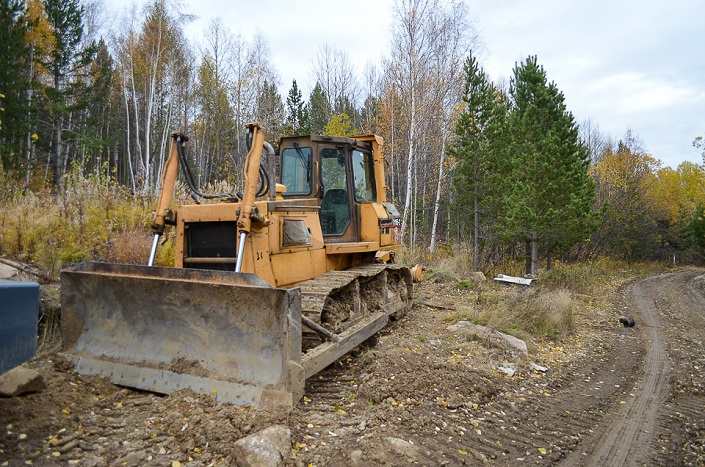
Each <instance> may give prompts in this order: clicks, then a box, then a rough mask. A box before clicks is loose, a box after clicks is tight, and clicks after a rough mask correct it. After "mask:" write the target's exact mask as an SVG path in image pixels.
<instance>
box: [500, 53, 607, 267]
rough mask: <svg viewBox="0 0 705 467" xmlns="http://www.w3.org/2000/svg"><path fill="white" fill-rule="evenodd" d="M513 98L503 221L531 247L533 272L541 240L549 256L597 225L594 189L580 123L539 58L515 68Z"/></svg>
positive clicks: (536, 265) (512, 233)
mask: <svg viewBox="0 0 705 467" xmlns="http://www.w3.org/2000/svg"><path fill="white" fill-rule="evenodd" d="M510 96H511V99H512V111H511V114H510V117H509V127H510V133H511V138H512V142H511V153H510V154H511V174H510V177H509V181H510V183H511V185H510V186H509V187H508V192H507V195H506V197H505V198H504V200H505V203H504V207H505V211H504V216H503V217H504V218H503V221H504V224H505V228H506V229H507V233H508V234H510V235H511V236H514V237H517V238H519V239H522V240H524V241H525V242H526V244H527V246H529V245H530V249H531V262H530V268H527V272H528V273H531V274H534V275H535V274H537V272H538V256H539V243H542V244H543V246H544V248H545V251H546V254H547V255H548V254H550V252H551V251H552V250H554V249H565V248H569V247H571V246H572V245H574V244H575V243H577V242H579V241H581V240H583V239H585V238H587V236H588V235H589V233H590V232H591V231H592V230H593V229H594V227H595V221H596V215H595V214H594V213H593V211H592V207H593V204H594V199H595V188H594V184H593V182H592V180H591V179H590V177H589V176H588V167H589V152H588V149H587V147H586V146H585V145H583V144H582V143H581V141H580V140H579V138H578V126H577V125H576V124H575V120H574V118H573V115H572V113H571V112H569V111H568V110H566V106H565V102H564V101H565V99H564V96H563V93H562V92H561V91H559V90H558V88H557V87H556V85H555V83H553V82H551V83H549V82H548V80H547V78H546V72H545V70H544V69H543V67H542V66H540V65H538V63H537V59H536V57H535V56H533V57H528V58H527V59H526V61H525V62H524V63H522V64H521V65H516V66H515V67H514V76H513V78H512V80H511V83H510ZM549 263H550V261H549ZM528 265H529V263H528V262H527V266H528Z"/></svg>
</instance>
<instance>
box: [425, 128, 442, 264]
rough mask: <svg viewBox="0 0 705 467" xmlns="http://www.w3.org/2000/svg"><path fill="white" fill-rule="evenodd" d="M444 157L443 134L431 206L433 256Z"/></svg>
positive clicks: (431, 249) (431, 246) (431, 247)
mask: <svg viewBox="0 0 705 467" xmlns="http://www.w3.org/2000/svg"><path fill="white" fill-rule="evenodd" d="M445 157H446V133H445V131H444V132H443V141H442V142H441V161H440V164H439V166H438V185H437V186H436V201H435V203H434V204H433V225H432V226H431V245H430V246H429V247H428V249H429V250H430V251H431V254H433V251H434V250H435V249H436V227H437V225H438V212H439V211H440V207H441V188H442V186H443V165H444V163H445Z"/></svg>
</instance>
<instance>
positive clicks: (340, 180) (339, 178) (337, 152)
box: [319, 146, 359, 242]
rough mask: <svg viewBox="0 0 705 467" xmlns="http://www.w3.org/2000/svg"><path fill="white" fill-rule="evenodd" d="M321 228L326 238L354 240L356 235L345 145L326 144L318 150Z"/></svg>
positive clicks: (339, 240) (357, 235)
mask: <svg viewBox="0 0 705 467" xmlns="http://www.w3.org/2000/svg"><path fill="white" fill-rule="evenodd" d="M319 156H320V163H321V169H320V170H321V185H322V191H323V196H322V198H321V229H322V230H323V236H324V237H326V242H353V241H357V240H358V238H359V232H357V230H358V229H357V224H358V222H357V219H356V217H357V216H355V211H354V209H353V199H354V197H353V193H352V192H353V190H352V184H351V180H350V179H351V178H352V177H351V176H350V164H349V153H348V150H347V147H346V146H335V147H331V146H327V147H322V148H321V151H320V154H319Z"/></svg>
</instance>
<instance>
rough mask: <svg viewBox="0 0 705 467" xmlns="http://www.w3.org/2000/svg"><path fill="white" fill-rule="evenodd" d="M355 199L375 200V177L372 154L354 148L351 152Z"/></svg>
mask: <svg viewBox="0 0 705 467" xmlns="http://www.w3.org/2000/svg"><path fill="white" fill-rule="evenodd" d="M352 166H353V181H354V183H355V200H356V201H357V202H359V203H361V202H364V201H375V199H376V196H375V194H376V193H375V178H374V165H373V160H372V154H371V153H369V152H362V151H358V150H354V151H353V152H352Z"/></svg>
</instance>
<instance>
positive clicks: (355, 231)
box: [279, 135, 377, 242]
mask: <svg viewBox="0 0 705 467" xmlns="http://www.w3.org/2000/svg"><path fill="white" fill-rule="evenodd" d="M280 154H281V176H280V180H279V181H280V183H282V184H283V185H285V186H286V192H284V193H283V194H282V195H283V197H284V198H285V199H296V198H318V199H319V200H320V207H321V211H320V219H321V229H322V231H323V236H324V237H326V242H354V241H359V240H360V228H359V223H360V208H359V206H360V203H366V202H373V201H376V200H377V193H376V184H375V179H374V160H373V155H372V145H371V144H370V143H364V142H362V143H361V142H360V141H356V140H353V139H349V138H344V137H337V136H316V135H311V136H299V137H284V138H282V140H281V145H280Z"/></svg>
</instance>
